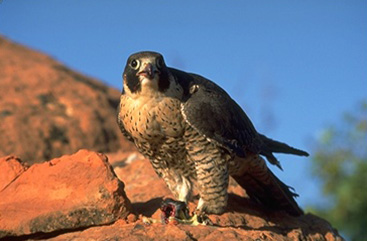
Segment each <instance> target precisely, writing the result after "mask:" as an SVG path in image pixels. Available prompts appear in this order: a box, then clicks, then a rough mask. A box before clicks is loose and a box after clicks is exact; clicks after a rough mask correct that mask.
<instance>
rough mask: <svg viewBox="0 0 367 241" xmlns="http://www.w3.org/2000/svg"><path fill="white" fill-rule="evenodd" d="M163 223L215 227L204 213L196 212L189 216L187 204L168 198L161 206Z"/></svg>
mask: <svg viewBox="0 0 367 241" xmlns="http://www.w3.org/2000/svg"><path fill="white" fill-rule="evenodd" d="M161 211H162V214H161V221H162V223H166V224H169V223H171V224H180V223H181V224H189V225H193V226H197V225H213V223H212V221H211V220H210V219H209V218H208V216H207V215H205V213H203V212H194V213H193V215H192V216H190V215H189V209H188V208H187V206H186V203H184V202H181V201H176V200H173V199H171V198H167V199H165V200H164V201H163V202H162V205H161Z"/></svg>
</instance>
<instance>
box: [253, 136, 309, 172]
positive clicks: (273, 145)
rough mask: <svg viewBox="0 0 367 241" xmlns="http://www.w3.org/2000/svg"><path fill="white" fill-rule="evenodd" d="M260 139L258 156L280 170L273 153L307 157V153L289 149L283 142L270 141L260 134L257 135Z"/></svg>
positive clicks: (292, 148)
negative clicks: (261, 156) (261, 143)
mask: <svg viewBox="0 0 367 241" xmlns="http://www.w3.org/2000/svg"><path fill="white" fill-rule="evenodd" d="M259 135H260V138H261V140H262V142H263V146H262V147H261V151H260V154H261V155H263V156H265V157H266V159H267V160H268V161H269V162H270V163H271V164H274V165H276V166H278V167H279V168H280V169H282V167H281V166H280V163H279V161H278V160H277V159H276V157H275V156H274V155H273V152H275V153H285V154H293V155H298V156H308V153H307V152H305V151H302V150H299V149H297V148H294V147H291V146H289V145H287V144H285V143H283V142H279V141H275V140H272V139H270V138H268V137H266V136H264V135H262V134H259Z"/></svg>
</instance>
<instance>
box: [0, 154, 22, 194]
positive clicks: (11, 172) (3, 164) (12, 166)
mask: <svg viewBox="0 0 367 241" xmlns="http://www.w3.org/2000/svg"><path fill="white" fill-rule="evenodd" d="M26 169H27V167H26V166H25V165H24V164H23V163H22V162H21V161H20V159H19V158H18V157H15V156H7V157H3V158H0V171H1V175H0V191H1V190H3V189H4V188H5V187H6V186H7V185H9V184H10V183H11V182H13V181H15V180H16V179H17V178H18V177H19V176H20V174H22V173H23V172H24V171H25V170H26Z"/></svg>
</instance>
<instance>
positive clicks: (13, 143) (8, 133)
mask: <svg viewBox="0 0 367 241" xmlns="http://www.w3.org/2000/svg"><path fill="white" fill-rule="evenodd" d="M119 99H120V91H118V90H116V89H113V88H110V87H107V86H106V85H104V84H103V83H101V82H99V81H97V80H95V79H92V78H89V77H86V76H84V75H82V74H80V73H77V72H75V71H73V70H71V69H69V68H68V67H66V66H64V65H63V64H61V63H59V62H57V61H55V60H54V59H52V58H50V57H48V56H46V55H45V54H42V53H39V52H36V51H34V50H30V49H29V48H26V47H24V46H21V45H19V44H15V43H12V42H11V41H9V40H7V39H5V38H3V37H1V36H0V123H1V125H0V133H1V135H0V156H6V155H14V154H16V155H17V156H19V157H20V158H21V159H22V160H27V162H30V163H33V162H35V161H38V162H41V161H46V160H50V159H51V158H54V157H58V156H61V155H65V154H72V153H74V152H76V151H77V150H79V149H81V148H86V149H89V150H94V151H100V152H101V151H102V152H111V151H117V150H125V151H127V150H132V149H133V145H132V144H131V143H129V142H127V141H126V140H125V139H124V137H123V136H122V134H121V133H120V130H119V128H118V126H117V124H116V108H117V105H118V102H119Z"/></svg>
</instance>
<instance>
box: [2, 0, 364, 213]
mask: <svg viewBox="0 0 367 241" xmlns="http://www.w3.org/2000/svg"><path fill="white" fill-rule="evenodd" d="M0 34H2V35H4V36H6V37H8V38H10V39H12V40H14V41H16V42H18V43H22V44H25V45H27V46H29V47H31V48H34V49H37V50H40V51H42V52H44V53H46V54H48V55H50V56H52V57H54V58H56V59H57V60H59V61H61V62H62V63H64V64H66V65H67V66H69V67H71V68H73V69H74V70H77V71H79V72H81V73H84V74H86V75H89V76H92V77H96V78H98V79H100V80H102V81H103V82H105V83H106V84H108V85H110V86H113V87H116V88H118V89H120V90H121V88H122V80H121V73H122V70H123V67H124V65H125V62H126V59H127V58H128V56H129V55H130V54H131V53H134V52H137V51H141V50H154V51H158V52H161V53H162V54H163V55H164V56H165V60H166V63H167V64H168V65H169V66H171V67H175V68H179V69H183V70H185V71H188V72H194V73H198V74H200V75H203V76H205V77H207V78H209V79H211V80H213V81H215V82H216V83H218V84H219V85H220V86H222V87H223V88H224V89H225V90H226V91H228V92H229V94H230V95H231V96H232V97H233V98H234V99H235V100H236V101H237V102H238V103H239V104H240V105H241V106H242V107H243V108H244V110H245V111H246V113H247V114H248V115H249V116H250V118H251V119H252V121H253V122H254V124H255V126H256V127H257V129H258V130H259V131H260V132H262V133H264V134H266V135H268V136H270V137H272V138H275V139H278V140H281V141H284V142H287V143H289V144H291V145H294V146H296V147H299V148H302V149H305V150H308V151H309V152H311V154H312V147H313V145H314V143H315V140H316V139H317V137H318V135H319V134H320V132H321V131H322V130H323V129H324V128H325V127H327V126H328V125H330V124H333V123H338V122H339V120H340V117H341V115H342V113H343V112H344V111H346V110H350V109H353V108H354V107H355V106H356V105H357V103H358V102H359V101H360V100H362V99H363V98H364V99H366V98H367V1H340V0H328V1H176V0H173V1H149V0H137V1H117V0H113V1H112V0H111V1H100V0H99V1H96V0H89V1H81V0H79V1H76V0H62V1H61V0H53V1H46V0H32V1H29V0H2V2H1V3H0ZM278 158H279V159H280V161H281V162H282V165H283V168H284V172H280V171H278V170H276V169H273V170H274V171H275V172H276V174H277V175H278V176H279V177H280V179H282V180H283V181H284V182H286V183H287V184H288V185H290V186H293V187H294V188H295V189H296V191H297V192H298V193H299V195H300V197H299V198H298V201H299V203H300V204H301V206H303V207H304V206H306V205H309V204H315V203H316V204H319V203H322V202H324V203H325V200H324V199H322V198H320V184H319V182H318V181H317V180H315V178H312V177H311V175H310V172H309V169H310V168H309V167H310V159H309V158H301V157H293V156H286V155H278Z"/></svg>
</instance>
